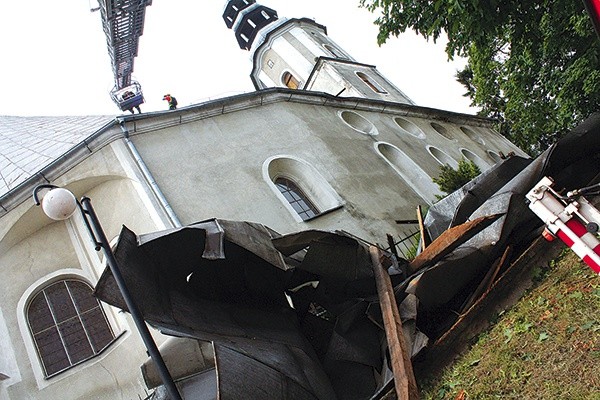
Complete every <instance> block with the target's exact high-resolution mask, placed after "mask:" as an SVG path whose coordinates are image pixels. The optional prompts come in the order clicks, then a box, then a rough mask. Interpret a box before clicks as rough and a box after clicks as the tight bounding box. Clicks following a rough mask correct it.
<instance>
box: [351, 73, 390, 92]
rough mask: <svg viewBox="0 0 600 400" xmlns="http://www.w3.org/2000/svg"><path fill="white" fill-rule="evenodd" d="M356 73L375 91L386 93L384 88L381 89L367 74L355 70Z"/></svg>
mask: <svg viewBox="0 0 600 400" xmlns="http://www.w3.org/2000/svg"><path fill="white" fill-rule="evenodd" d="M356 75H357V76H358V77H359V78H360V79H361V80H362V81H363V82H364V83H365V84H366V85H367V86H368V87H370V88H371V90H372V91H374V92H375V93H381V94H387V92H386V91H385V89H383V88H382V87H381V86H379V84H377V82H375V81H374V80H372V79H371V78H370V77H369V76H368V75H367V74H365V73H363V72H356Z"/></svg>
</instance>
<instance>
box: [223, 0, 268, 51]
mask: <svg viewBox="0 0 600 400" xmlns="http://www.w3.org/2000/svg"><path fill="white" fill-rule="evenodd" d="M223 20H225V25H227V27H228V28H229V29H233V30H234V32H235V37H236V39H237V42H238V44H239V46H240V48H241V49H243V50H250V49H251V48H252V43H253V42H254V39H256V36H257V35H258V32H259V31H260V30H261V29H262V28H264V27H265V26H267V25H269V24H270V23H272V22H275V21H276V20H277V12H276V11H275V10H272V9H270V8H268V7H265V6H262V5H260V4H257V3H256V1H255V0H229V1H228V2H227V3H226V4H225V11H224V12H223Z"/></svg>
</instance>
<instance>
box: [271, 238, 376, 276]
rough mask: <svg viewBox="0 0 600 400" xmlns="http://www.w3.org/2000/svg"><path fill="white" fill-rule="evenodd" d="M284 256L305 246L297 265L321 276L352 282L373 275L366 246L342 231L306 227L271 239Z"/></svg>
mask: <svg viewBox="0 0 600 400" xmlns="http://www.w3.org/2000/svg"><path fill="white" fill-rule="evenodd" d="M273 245H274V246H275V248H276V249H277V250H279V251H280V252H281V253H282V254H284V255H286V256H290V255H292V254H295V253H297V252H299V251H301V250H305V249H308V250H309V251H307V252H306V254H305V255H304V259H303V260H302V264H301V266H300V268H302V269H303V270H305V271H307V272H310V273H314V274H317V275H319V276H321V277H322V278H328V279H333V280H340V281H355V280H359V279H365V278H372V277H373V266H372V264H371V258H370V256H369V250H368V247H366V246H365V244H364V243H363V242H360V241H359V240H357V239H355V238H354V237H351V236H349V235H346V234H344V233H343V232H327V231H319V230H307V231H302V232H297V233H292V234H289V235H284V236H281V237H279V238H275V239H273Z"/></svg>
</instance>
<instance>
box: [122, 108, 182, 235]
mask: <svg viewBox="0 0 600 400" xmlns="http://www.w3.org/2000/svg"><path fill="white" fill-rule="evenodd" d="M117 123H118V124H119V126H120V127H121V130H122V131H123V136H124V139H125V143H126V144H127V147H128V148H129V151H131V154H132V155H133V158H134V159H135V162H136V164H137V166H138V167H139V168H140V170H141V171H142V175H144V179H145V180H146V182H147V183H148V185H149V186H150V189H151V190H152V193H153V194H154V196H156V199H157V200H158V202H159V203H160V205H161V207H162V208H163V209H164V210H165V212H166V213H167V216H168V217H169V220H170V221H171V224H172V225H173V227H174V228H180V227H181V226H182V225H181V221H179V218H177V215H176V214H175V211H173V209H172V208H171V206H170V205H169V202H168V201H167V199H166V197H165V195H164V194H163V193H162V191H161V190H160V188H159V187H158V184H157V183H156V181H155V180H154V177H153V176H152V173H151V172H150V170H149V169H148V167H147V166H146V163H145V162H144V160H143V159H142V156H141V155H140V153H139V152H138V151H137V148H136V147H135V145H134V144H133V142H132V141H131V140H130V139H129V131H128V130H127V127H126V126H125V121H123V120H120V119H117Z"/></svg>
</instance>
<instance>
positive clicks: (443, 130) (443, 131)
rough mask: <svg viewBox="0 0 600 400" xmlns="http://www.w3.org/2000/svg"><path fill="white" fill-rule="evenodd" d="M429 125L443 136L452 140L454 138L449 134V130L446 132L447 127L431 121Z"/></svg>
mask: <svg viewBox="0 0 600 400" xmlns="http://www.w3.org/2000/svg"><path fill="white" fill-rule="evenodd" d="M430 125H431V127H432V128H433V129H434V130H435V131H436V132H437V133H439V134H440V135H442V136H443V137H445V138H446V139H448V140H454V138H453V137H452V135H450V132H448V129H446V127H445V126H443V125H440V124H438V123H435V122H432V123H430Z"/></svg>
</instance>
